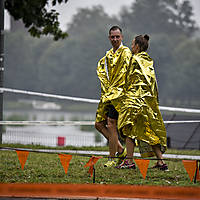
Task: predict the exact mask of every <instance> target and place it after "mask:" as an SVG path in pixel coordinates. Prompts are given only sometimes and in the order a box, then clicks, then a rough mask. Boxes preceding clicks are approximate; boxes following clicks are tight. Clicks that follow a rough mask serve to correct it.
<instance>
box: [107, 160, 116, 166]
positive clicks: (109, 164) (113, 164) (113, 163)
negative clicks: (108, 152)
mask: <svg viewBox="0 0 200 200" xmlns="http://www.w3.org/2000/svg"><path fill="white" fill-rule="evenodd" d="M115 166H116V162H115V161H114V160H109V161H108V162H107V163H105V164H104V167H115Z"/></svg>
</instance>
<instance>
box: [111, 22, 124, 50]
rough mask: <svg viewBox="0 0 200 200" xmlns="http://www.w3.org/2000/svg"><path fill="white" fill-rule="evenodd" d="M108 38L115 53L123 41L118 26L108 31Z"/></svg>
mask: <svg viewBox="0 0 200 200" xmlns="http://www.w3.org/2000/svg"><path fill="white" fill-rule="evenodd" d="M108 38H109V40H110V42H111V44H112V46H113V50H114V51H116V50H117V49H118V48H119V46H120V44H121V42H122V39H123V35H122V29H121V28H120V27H119V26H113V27H112V28H111V29H110V30H109V36H108Z"/></svg>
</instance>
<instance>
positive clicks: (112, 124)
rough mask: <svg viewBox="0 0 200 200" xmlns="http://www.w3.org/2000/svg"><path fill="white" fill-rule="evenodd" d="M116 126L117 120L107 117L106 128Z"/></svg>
mask: <svg viewBox="0 0 200 200" xmlns="http://www.w3.org/2000/svg"><path fill="white" fill-rule="evenodd" d="M116 127H117V120H116V119H112V118H108V128H116Z"/></svg>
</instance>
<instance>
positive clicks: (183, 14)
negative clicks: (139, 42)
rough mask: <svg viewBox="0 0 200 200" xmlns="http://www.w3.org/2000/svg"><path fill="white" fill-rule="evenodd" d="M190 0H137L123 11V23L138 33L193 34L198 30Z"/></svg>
mask: <svg viewBox="0 0 200 200" xmlns="http://www.w3.org/2000/svg"><path fill="white" fill-rule="evenodd" d="M192 16H193V13H192V7H191V5H190V3H189V1H186V0H185V1H183V2H179V1H178V0H174V1H171V0H136V1H135V2H134V3H133V4H132V7H131V9H130V10H128V9H124V10H123V11H122V13H121V19H122V24H123V26H125V27H128V28H130V30H131V31H134V32H137V33H140V34H141V33H150V34H152V33H170V34H171V35H177V34H182V33H184V34H186V35H188V36H190V35H192V34H193V33H194V32H195V31H196V30H197V27H196V24H195V21H194V20H193V19H192Z"/></svg>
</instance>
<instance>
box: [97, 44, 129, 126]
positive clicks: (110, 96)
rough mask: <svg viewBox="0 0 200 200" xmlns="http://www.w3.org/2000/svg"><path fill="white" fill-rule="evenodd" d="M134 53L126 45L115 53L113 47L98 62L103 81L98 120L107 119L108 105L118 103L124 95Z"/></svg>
mask: <svg viewBox="0 0 200 200" xmlns="http://www.w3.org/2000/svg"><path fill="white" fill-rule="evenodd" d="M131 56H132V53H131V51H130V49H129V48H128V47H126V46H123V45H121V46H120V47H119V49H118V50H117V51H116V52H115V53H114V52H113V49H110V50H109V51H107V53H106V55H105V56H104V57H103V58H102V59H101V60H100V61H99V62H98V66H97V75H98V78H99V80H100V82H101V98H100V103H99V105H98V109H97V113H96V121H97V122H100V121H103V120H105V115H106V113H107V105H109V104H111V103H112V104H113V105H114V104H115V103H114V102H116V103H117V101H118V98H119V97H121V96H122V92H123V86H124V84H125V75H126V71H127V68H128V66H129V62H130V58H131Z"/></svg>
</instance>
